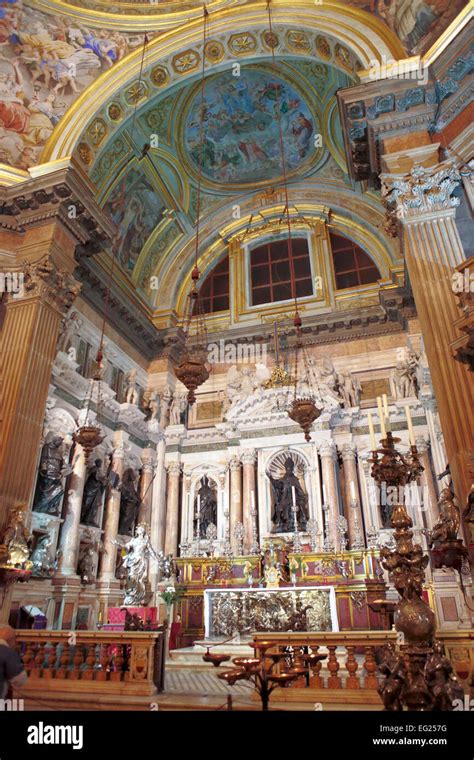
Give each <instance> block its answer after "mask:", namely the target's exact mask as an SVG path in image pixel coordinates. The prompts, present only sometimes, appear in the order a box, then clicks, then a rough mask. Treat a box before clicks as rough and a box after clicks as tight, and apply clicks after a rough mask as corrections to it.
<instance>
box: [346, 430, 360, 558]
mask: <svg viewBox="0 0 474 760" xmlns="http://www.w3.org/2000/svg"><path fill="white" fill-rule="evenodd" d="M356 452H357V449H356V446H355V445H354V444H353V443H345V444H344V445H343V446H342V449H341V454H342V466H343V468H344V476H345V477H344V483H345V488H344V490H345V494H344V496H345V507H346V508H345V516H346V519H347V524H348V532H349V548H350V549H352V548H354V543H355V541H356V522H358V527H359V530H358V533H359V536H358V538H359V540H362V541H363V540H364V528H363V522H362V510H361V506H360V498H359V478H358V474H357V464H356ZM351 483H353V484H354V492H355V499H352V495H351ZM356 516H357V521H356ZM356 548H358V549H360V548H361V547H360V546H357V547H356Z"/></svg>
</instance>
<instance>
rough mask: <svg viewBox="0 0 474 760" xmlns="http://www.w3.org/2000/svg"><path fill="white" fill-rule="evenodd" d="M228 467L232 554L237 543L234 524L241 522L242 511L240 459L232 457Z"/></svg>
mask: <svg viewBox="0 0 474 760" xmlns="http://www.w3.org/2000/svg"><path fill="white" fill-rule="evenodd" d="M229 468H230V541H231V544H232V550H233V552H234V554H237V548H238V544H237V541H236V540H235V537H234V530H235V526H236V524H237V523H239V522H243V511H242V473H241V464H240V460H239V459H238V458H237V457H232V459H231V460H230V461H229Z"/></svg>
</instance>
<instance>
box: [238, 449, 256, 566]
mask: <svg viewBox="0 0 474 760" xmlns="http://www.w3.org/2000/svg"><path fill="white" fill-rule="evenodd" d="M241 461H242V480H243V508H242V509H243V517H242V521H243V524H244V552H249V551H250V547H251V546H252V543H253V518H252V514H251V509H252V491H253V493H254V495H255V506H256V507H257V494H256V491H255V462H256V461H257V452H256V451H255V449H245V450H244V451H243V452H242V454H241Z"/></svg>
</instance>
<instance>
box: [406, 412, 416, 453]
mask: <svg viewBox="0 0 474 760" xmlns="http://www.w3.org/2000/svg"><path fill="white" fill-rule="evenodd" d="M405 410H406V415H407V422H408V440H409V441H410V446H414V445H415V433H414V432H413V423H412V421H411V412H410V407H409V406H407V407H405Z"/></svg>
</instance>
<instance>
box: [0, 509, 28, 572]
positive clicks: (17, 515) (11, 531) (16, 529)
mask: <svg viewBox="0 0 474 760" xmlns="http://www.w3.org/2000/svg"><path fill="white" fill-rule="evenodd" d="M23 518H24V512H23V510H22V509H21V508H20V507H18V508H17V509H13V510H12V511H11V512H10V515H9V518H8V523H7V527H6V528H5V532H4V534H3V539H2V544H3V545H4V546H5V547H6V564H7V565H9V566H10V567H19V568H22V569H26V570H29V569H31V564H32V563H31V562H30V541H29V539H28V536H27V533H26V528H25V525H24V522H23Z"/></svg>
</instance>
